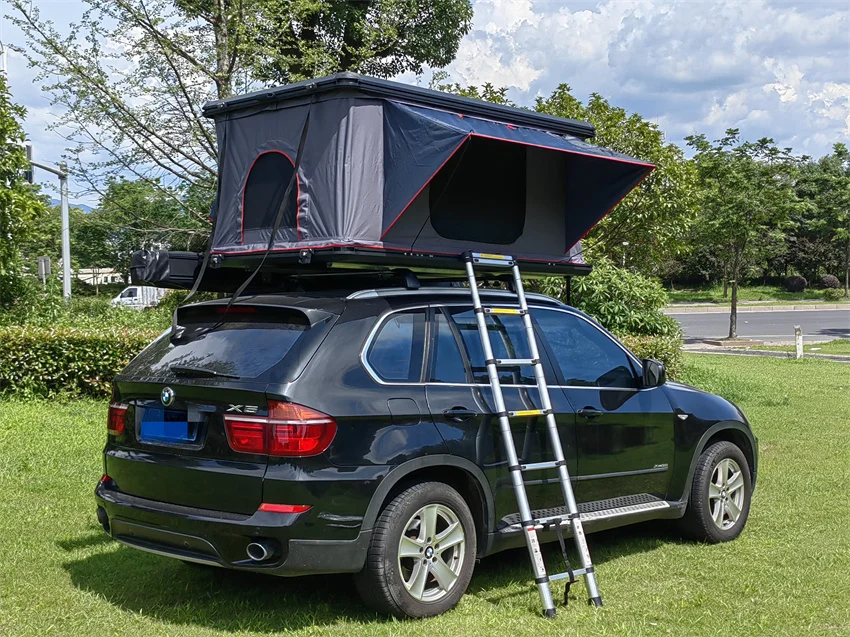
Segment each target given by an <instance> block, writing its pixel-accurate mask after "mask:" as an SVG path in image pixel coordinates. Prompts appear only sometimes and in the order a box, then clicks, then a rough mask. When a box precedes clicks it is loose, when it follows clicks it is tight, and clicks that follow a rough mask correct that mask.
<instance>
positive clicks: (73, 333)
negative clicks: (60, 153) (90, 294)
mask: <svg viewBox="0 0 850 637" xmlns="http://www.w3.org/2000/svg"><path fill="white" fill-rule="evenodd" d="M159 334H160V332H159V331H157V330H152V329H126V328H125V329H118V328H106V329H99V330H74V329H68V328H56V329H44V328H38V327H30V326H10V327H0V393H4V394H17V395H20V396H24V397H42V398H49V397H52V396H57V395H60V394H64V395H68V396H73V397H79V396H94V397H108V396H109V395H110V382H111V381H112V379H113V378H114V377H115V375H116V374H117V373H118V372H119V371H121V369H123V368H124V367H125V366H126V365H127V363H129V362H130V360H131V359H132V358H133V357H134V356H135V355H136V354H138V353H139V352H140V351H142V349H144V347H146V346H147V345H148V344H149V343H150V342H151V341H153V340H154V339H155V338H156V337H157V336H158V335H159Z"/></svg>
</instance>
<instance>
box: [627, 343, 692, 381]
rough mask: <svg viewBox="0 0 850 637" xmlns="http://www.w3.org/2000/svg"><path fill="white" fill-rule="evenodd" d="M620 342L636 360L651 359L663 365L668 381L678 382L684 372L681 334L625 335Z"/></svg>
mask: <svg viewBox="0 0 850 637" xmlns="http://www.w3.org/2000/svg"><path fill="white" fill-rule="evenodd" d="M620 340H621V341H622V342H623V345H625V346H626V347H628V348H629V349H630V350H631V351H632V353H633V354H634V355H635V356H637V357H638V358H640V359H644V358H652V359H655V360H657V361H661V362H662V363H664V367H665V369H666V370H667V378H668V379H670V380H680V378H681V376H682V372H683V370H684V355H683V353H682V335H681V334H669V335H667V336H645V335H644V336H640V335H635V334H626V335H624V336H621V337H620Z"/></svg>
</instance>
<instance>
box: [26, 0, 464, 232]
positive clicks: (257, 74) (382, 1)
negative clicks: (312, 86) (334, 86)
mask: <svg viewBox="0 0 850 637" xmlns="http://www.w3.org/2000/svg"><path fill="white" fill-rule="evenodd" d="M85 1H86V3H87V4H88V7H89V9H88V11H87V12H86V13H85V16H84V18H83V19H82V21H81V22H80V23H79V24H72V25H71V26H70V33H69V34H68V35H63V34H62V33H60V32H59V31H58V30H57V29H56V27H55V26H54V25H53V24H52V23H51V22H49V21H45V20H42V19H41V18H40V16H39V13H38V9H37V8H31V3H30V2H27V1H26V0H10V2H11V4H12V6H13V7H14V9H15V11H16V15H15V17H14V22H15V23H16V24H17V25H18V26H19V27H20V28H21V29H22V30H23V31H24V33H25V34H26V35H27V40H28V49H27V51H25V54H26V55H27V56H28V58H29V62H30V65H31V66H34V67H35V68H37V69H38V71H39V76H38V77H39V79H40V80H43V81H45V82H47V85H46V86H45V90H46V91H47V92H48V93H50V94H51V96H52V99H53V103H54V104H57V105H60V106H62V107H64V110H65V114H64V115H63V117H62V118H61V119H60V120H59V121H58V122H57V124H56V125H55V127H54V128H55V130H57V131H70V132H68V133H67V138H68V141H69V143H71V144H72V148H71V149H70V150H69V152H70V157H69V159H70V162H71V166H72V170H73V172H74V173H75V174H76V175H77V177H78V178H83V179H86V180H87V182H88V186H89V187H90V188H91V190H93V191H94V192H97V193H98V194H100V195H101V196H102V195H103V194H104V193H105V191H106V188H107V187H108V185H109V183H110V182H112V181H114V180H116V179H118V178H119V177H130V176H132V178H134V179H138V180H142V181H146V182H148V183H149V184H150V185H151V186H152V187H154V188H156V189H158V190H160V193H161V194H162V195H163V196H165V197H172V198H174V199H175V203H177V204H179V206H180V207H181V208H184V207H185V206H186V205H187V201H188V200H183V199H180V198H179V197H178V196H177V194H176V193H175V192H174V189H178V188H181V187H186V186H187V185H191V186H192V187H193V188H196V189H200V190H203V191H205V192H206V193H207V196H206V197H200V198H199V200H200V201H203V200H205V199H207V200H211V199H212V197H213V196H214V190H215V179H216V173H217V152H218V151H217V146H216V138H215V133H214V130H213V126H212V123H211V121H210V120H208V119H206V118H204V117H203V116H202V114H201V106H202V105H203V104H204V103H205V102H207V101H209V100H213V99H220V98H226V97H230V96H232V95H234V94H238V93H244V92H247V91H249V90H253V89H256V88H261V87H262V86H263V84H264V83H265V82H267V81H274V82H289V81H293V80H297V79H304V78H308V77H313V76H315V75H323V74H328V73H333V72H336V71H346V70H351V71H361V72H366V73H372V74H376V75H382V76H388V75H393V74H395V73H398V72H401V71H405V70H413V71H419V70H420V69H421V67H422V65H423V64H436V65H444V64H447V63H448V62H450V61H451V59H452V58H453V57H454V55H455V53H456V51H457V47H458V43H459V41H460V39H461V38H462V37H463V35H464V34H465V33H466V32H467V31H468V30H469V28H470V25H471V17H472V9H471V4H470V1H469V0H428V1H426V0H365V1H359V2H355V1H349V2H342V1H338V0H216V1H212V0H85ZM92 156H94V157H96V159H95V160H94V161H91V160H90V159H89V158H90V157H92ZM189 203H191V202H189ZM188 212H189V214H191V215H192V216H194V217H195V219H197V220H198V221H203V220H205V219H206V216H207V214H208V212H209V210H208V208H204V207H203V206H201V207H194V206H193V207H191V208H189V209H188Z"/></svg>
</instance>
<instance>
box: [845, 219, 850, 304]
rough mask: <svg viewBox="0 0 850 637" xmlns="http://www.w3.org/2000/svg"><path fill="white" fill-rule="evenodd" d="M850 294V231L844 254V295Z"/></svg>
mask: <svg viewBox="0 0 850 637" xmlns="http://www.w3.org/2000/svg"><path fill="white" fill-rule="evenodd" d="M848 296H850V232H848V234H847V253H846V254H845V255H844V297H845V298H846V297H848Z"/></svg>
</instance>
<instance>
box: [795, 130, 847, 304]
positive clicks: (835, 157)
mask: <svg viewBox="0 0 850 637" xmlns="http://www.w3.org/2000/svg"><path fill="white" fill-rule="evenodd" d="M800 173H801V174H800V179H799V182H798V185H797V192H798V194H799V196H800V198H801V199H803V200H804V201H805V202H806V203H807V204H808V205H807V206H806V207H805V208H804V211H803V213H802V214H801V215H800V216H799V221H798V228H797V230H798V233H799V234H800V235H803V236H801V237H799V238H798V239H797V241H798V243H800V244H802V247H804V248H807V250H805V251H804V254H805V256H806V257H808V258H810V259H812V258H813V256H814V255H817V256H816V258H817V259H818V261H817V263H818V264H823V265H828V264H829V262H830V260H831V259H830V258H829V254H830V253H831V252H832V251H831V250H830V246H835V247H837V250H835V252H834V254H836V256H838V255H840V256H838V258H837V259H835V261H836V262H839V263H841V265H842V266H843V267H842V269H843V270H844V296H850V151H848V149H847V146H845V145H844V144H840V143H839V144H835V146H834V147H833V152H832V154H831V155H827V156H826V157H822V158H821V159H820V160H818V161H817V162H808V163H806V164H805V165H804V166H803V167H802V169H801V171H800ZM798 250H799V248H798ZM815 250H819V253H817V252H815Z"/></svg>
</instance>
